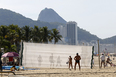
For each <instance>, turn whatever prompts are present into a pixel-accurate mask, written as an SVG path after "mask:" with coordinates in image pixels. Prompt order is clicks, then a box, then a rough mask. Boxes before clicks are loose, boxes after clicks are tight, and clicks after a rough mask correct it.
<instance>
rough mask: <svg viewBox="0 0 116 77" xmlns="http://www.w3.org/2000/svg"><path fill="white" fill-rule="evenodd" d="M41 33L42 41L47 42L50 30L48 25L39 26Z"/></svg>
mask: <svg viewBox="0 0 116 77" xmlns="http://www.w3.org/2000/svg"><path fill="white" fill-rule="evenodd" d="M41 33H42V42H43V43H48V40H49V38H50V30H48V27H43V28H41Z"/></svg>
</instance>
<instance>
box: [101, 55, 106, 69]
mask: <svg viewBox="0 0 116 77" xmlns="http://www.w3.org/2000/svg"><path fill="white" fill-rule="evenodd" d="M102 64H104V68H105V56H104V54H102V56H101V67H102Z"/></svg>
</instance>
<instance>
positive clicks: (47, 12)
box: [38, 8, 66, 24]
mask: <svg viewBox="0 0 116 77" xmlns="http://www.w3.org/2000/svg"><path fill="white" fill-rule="evenodd" d="M38 20H40V21H44V22H59V23H63V24H66V21H65V20H64V19H63V18H62V17H60V16H59V15H58V14H57V13H56V12H55V11H54V10H53V9H48V8H45V9H44V10H42V11H41V12H40V14H39V17H38Z"/></svg>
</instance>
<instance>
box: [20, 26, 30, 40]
mask: <svg viewBox="0 0 116 77" xmlns="http://www.w3.org/2000/svg"><path fill="white" fill-rule="evenodd" d="M22 29H23V31H24V34H23V36H24V40H25V41H26V42H28V41H30V39H31V37H32V35H31V31H32V28H30V27H29V26H24V27H23V28H22Z"/></svg>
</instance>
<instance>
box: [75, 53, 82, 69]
mask: <svg viewBox="0 0 116 77" xmlns="http://www.w3.org/2000/svg"><path fill="white" fill-rule="evenodd" d="M74 60H75V66H74V70H76V65H77V63H78V66H79V70H80V69H81V67H80V60H81V57H80V56H79V55H78V53H77V54H76V56H75V57H74Z"/></svg>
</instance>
